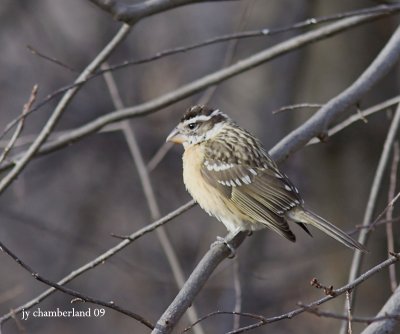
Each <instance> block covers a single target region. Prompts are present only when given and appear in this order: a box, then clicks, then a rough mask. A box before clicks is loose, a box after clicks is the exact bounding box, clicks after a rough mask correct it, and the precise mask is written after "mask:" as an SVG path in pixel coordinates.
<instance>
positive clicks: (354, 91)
mask: <svg viewBox="0 0 400 334" xmlns="http://www.w3.org/2000/svg"><path fill="white" fill-rule="evenodd" d="M399 57H400V27H399V28H397V30H396V31H395V32H394V33H393V35H392V37H391V38H390V40H389V41H388V42H387V44H386V45H385V47H384V48H383V49H382V50H381V52H380V53H379V55H378V56H377V57H376V58H375V59H374V61H373V62H372V63H371V64H370V65H369V66H368V68H367V69H366V70H365V71H364V72H363V73H362V74H361V75H360V76H359V77H358V79H357V80H356V81H355V82H354V83H353V84H352V85H351V86H350V87H348V88H347V89H345V90H344V91H343V92H342V93H340V94H339V95H337V96H336V97H334V98H333V99H331V100H330V101H329V102H328V103H326V104H325V105H324V106H323V107H322V108H321V109H320V110H319V111H318V112H316V113H315V114H314V115H313V116H312V117H310V119H308V120H307V121H306V122H305V123H304V124H303V125H302V126H300V127H298V128H297V129H295V130H294V131H292V132H291V133H290V134H289V135H287V136H286V137H285V138H283V139H282V140H281V141H280V142H279V143H278V144H277V145H275V147H274V148H273V149H272V151H271V154H272V155H274V158H275V159H276V160H283V159H285V158H286V157H287V155H288V154H290V153H293V152H294V151H296V150H298V149H299V148H300V147H302V146H304V145H306V144H307V143H308V142H309V141H310V139H312V138H313V137H318V138H320V139H321V140H324V139H325V138H326V136H327V130H328V128H329V126H330V125H332V124H333V122H334V121H335V120H336V119H338V117H340V116H341V115H342V114H344V112H345V111H347V109H348V108H349V107H350V106H352V105H355V104H357V102H358V101H359V100H360V99H361V98H362V97H363V96H364V94H365V93H367V92H368V91H369V90H370V89H371V88H372V86H374V85H375V84H376V83H377V82H378V81H379V80H380V79H382V78H383V77H384V76H385V75H386V74H387V73H388V72H389V70H390V69H391V68H392V67H393V66H394V65H395V64H396V62H397V61H398V60H399Z"/></svg>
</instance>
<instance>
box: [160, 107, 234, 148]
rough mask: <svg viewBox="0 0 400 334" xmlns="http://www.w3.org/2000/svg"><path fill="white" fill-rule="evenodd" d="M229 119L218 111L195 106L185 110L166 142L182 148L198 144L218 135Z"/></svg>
mask: <svg viewBox="0 0 400 334" xmlns="http://www.w3.org/2000/svg"><path fill="white" fill-rule="evenodd" d="M229 121H230V118H229V117H228V116H227V115H225V114H224V113H222V112H220V111H219V109H213V108H210V107H207V106H204V105H196V106H193V107H191V108H189V109H187V110H186V112H185V113H184V115H183V117H182V119H181V121H180V123H179V124H178V125H177V126H176V127H175V129H173V130H172V131H171V133H170V134H169V136H168V137H167V141H170V142H173V143H177V144H183V146H184V147H188V146H191V145H195V144H199V143H201V142H203V141H206V140H209V139H211V138H213V137H214V136H216V135H218V134H219V132H220V131H221V130H222V128H223V127H224V126H225V124H226V123H227V122H229Z"/></svg>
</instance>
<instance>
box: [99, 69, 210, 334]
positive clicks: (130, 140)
mask: <svg viewBox="0 0 400 334" xmlns="http://www.w3.org/2000/svg"><path fill="white" fill-rule="evenodd" d="M102 67H103V68H106V67H108V65H107V64H106V63H105V64H103V65H102ZM104 79H105V81H106V84H107V88H108V90H109V92H110V95H111V99H112V101H113V103H114V107H115V108H116V109H122V108H124V105H123V101H122V98H121V95H120V94H119V90H118V87H117V84H116V82H115V80H114V77H113V75H112V73H110V72H107V73H105V74H104ZM120 125H121V131H122V133H123V135H124V137H125V140H126V142H127V144H128V147H129V150H130V153H131V155H132V158H133V161H134V163H135V165H136V169H137V171H138V174H139V178H140V182H141V184H142V188H143V192H144V194H145V197H146V202H147V206H148V208H149V211H150V215H151V218H152V219H154V220H156V219H159V218H160V217H161V212H160V209H159V206H158V203H157V199H156V196H155V193H154V189H153V186H152V184H151V180H150V177H149V173H148V171H147V168H146V165H145V163H144V160H143V156H142V153H141V151H140V148H139V145H138V142H137V140H136V135H135V132H134V130H133V129H132V127H131V126H130V124H129V120H125V121H122V122H121V123H120ZM156 235H157V238H158V240H159V241H160V244H161V247H162V249H163V251H164V254H165V256H166V258H167V260H168V263H169V266H170V268H171V271H172V273H173V276H174V279H175V283H176V285H177V287H178V289H181V288H182V286H183V284H184V282H185V275H184V273H183V269H182V266H181V264H180V262H179V259H178V256H177V255H176V252H175V250H174V247H173V245H172V243H171V241H170V239H169V237H168V235H167V232H166V230H165V229H164V228H163V227H162V226H160V227H159V228H158V229H157V230H156ZM187 316H188V320H189V323H191V322H194V321H196V320H197V319H198V316H197V312H196V309H195V308H194V307H191V308H190V309H189V310H188V311H187ZM196 333H197V334H204V331H203V330H202V328H201V327H199V328H198V329H197V331H196Z"/></svg>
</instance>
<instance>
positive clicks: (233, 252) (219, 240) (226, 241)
mask: <svg viewBox="0 0 400 334" xmlns="http://www.w3.org/2000/svg"><path fill="white" fill-rule="evenodd" d="M241 231H242V230H241V229H240V228H237V229H236V230H233V231H229V233H228V235H227V236H226V237H225V238H223V237H220V236H217V241H214V242H213V243H212V244H211V247H215V246H218V245H220V244H224V245H225V246H226V247H227V248H228V249H229V250H230V252H231V253H230V254H229V256H228V258H229V259H233V258H234V257H235V256H236V249H235V248H234V247H233V246H232V245H231V244H230V243H229V242H230V241H231V240H232V239H233V238H234V237H235V236H236V235H237V234H238V233H239V232H241Z"/></svg>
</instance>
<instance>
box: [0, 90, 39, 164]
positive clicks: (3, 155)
mask: <svg viewBox="0 0 400 334" xmlns="http://www.w3.org/2000/svg"><path fill="white" fill-rule="evenodd" d="M38 87H39V86H38V85H34V86H33V88H32V91H31V94H30V96H29V100H28V102H27V103H25V104H24V107H23V109H22V113H21V118H20V121H19V122H18V126H17V128H16V129H15V132H14V134H13V135H12V136H11V139H10V141H9V142H8V143H7V145H6V147H5V148H4V150H3V152H2V153H1V155H0V164H1V163H2V162H3V161H4V159H5V158H6V157H7V155H8V153H10V151H11V149H12V148H13V147H14V145H15V143H16V141H17V139H18V137H19V135H20V134H21V132H22V130H23V128H24V122H25V117H26V115H27V113H28V112H29V110H30V109H31V108H32V104H33V103H34V102H35V100H36V96H37V91H38Z"/></svg>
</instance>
